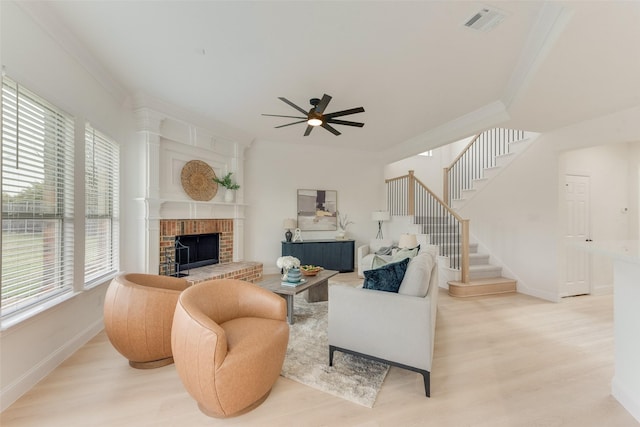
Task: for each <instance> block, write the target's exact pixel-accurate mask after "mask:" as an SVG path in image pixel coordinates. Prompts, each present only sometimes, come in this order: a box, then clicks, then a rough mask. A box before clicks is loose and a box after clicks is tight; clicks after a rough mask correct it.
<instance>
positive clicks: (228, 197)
mask: <svg viewBox="0 0 640 427" xmlns="http://www.w3.org/2000/svg"><path fill="white" fill-rule="evenodd" d="M232 174H233V172H229V173H228V174H226V175H225V176H224V177H222V179H221V178H218V177H217V176H216V177H214V178H213V182H215V183H217V184H219V185H222V186H223V187H224V188H226V189H227V191H226V192H225V193H224V201H225V202H228V203H231V202H233V197H234V193H233V192H234V191H235V190H237V189H239V188H240V185H238V184H237V183H235V182H233V181H231V175H232Z"/></svg>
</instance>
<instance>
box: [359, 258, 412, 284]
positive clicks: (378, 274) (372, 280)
mask: <svg viewBox="0 0 640 427" xmlns="http://www.w3.org/2000/svg"><path fill="white" fill-rule="evenodd" d="M408 264H409V258H405V259H403V260H402V261H399V262H393V263H391V264H387V265H384V266H382V267H380V268H376V269H375V270H367V271H365V272H364V286H363V287H364V288H365V289H374V290H378V291H386V292H398V289H399V288H400V284H401V283H402V279H403V278H404V275H405V272H406V270H407V265H408Z"/></svg>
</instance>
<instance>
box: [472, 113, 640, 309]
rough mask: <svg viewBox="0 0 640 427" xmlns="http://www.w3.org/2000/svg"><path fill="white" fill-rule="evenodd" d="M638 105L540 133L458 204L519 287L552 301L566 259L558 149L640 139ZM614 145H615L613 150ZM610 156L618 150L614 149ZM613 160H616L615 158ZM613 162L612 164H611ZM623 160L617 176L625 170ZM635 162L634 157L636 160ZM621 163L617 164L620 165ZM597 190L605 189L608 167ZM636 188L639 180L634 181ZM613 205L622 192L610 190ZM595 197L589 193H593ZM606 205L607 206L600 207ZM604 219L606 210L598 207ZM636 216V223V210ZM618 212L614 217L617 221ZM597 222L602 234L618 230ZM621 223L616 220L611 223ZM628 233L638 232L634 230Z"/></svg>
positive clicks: (602, 190)
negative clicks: (562, 256)
mask: <svg viewBox="0 0 640 427" xmlns="http://www.w3.org/2000/svg"><path fill="white" fill-rule="evenodd" d="M637 117H640V107H636V108H633V109H629V110H625V111H621V112H618V113H615V114H611V115H608V116H604V117H600V118H597V119H593V120H589V121H586V122H582V123H579V124H576V125H572V126H568V127H566V128H562V129H559V130H557V131H554V132H549V133H547V134H544V135H541V136H540V137H539V138H538V140H537V141H536V142H535V143H534V145H533V146H532V147H531V148H529V149H528V150H526V151H525V152H524V153H523V154H522V155H521V156H519V158H518V159H517V160H516V161H515V162H514V163H512V164H511V165H510V166H509V167H508V168H507V169H506V170H505V171H504V172H503V173H502V174H500V175H498V176H497V177H496V178H494V180H492V182H491V183H490V185H487V186H486V187H484V189H483V190H482V191H481V192H480V193H479V194H478V195H476V197H475V198H474V199H472V200H471V201H470V202H469V203H468V204H467V205H466V206H464V207H463V208H462V209H461V210H460V214H461V215H462V216H463V217H466V218H471V233H472V235H474V237H476V238H477V239H478V240H479V242H480V243H482V244H483V245H484V246H486V247H487V248H488V249H489V250H490V252H491V254H492V257H495V258H496V259H497V261H498V263H501V264H503V265H505V266H507V267H508V269H509V270H510V271H511V272H513V273H514V275H515V276H516V277H515V278H516V279H517V280H518V290H519V291H520V292H523V293H527V294H530V295H533V296H538V297H540V298H544V299H548V300H551V301H556V300H558V298H559V286H560V281H561V278H562V276H563V274H561V272H563V271H564V268H565V266H564V264H562V263H563V260H562V258H561V257H560V256H559V254H560V252H561V251H562V250H563V238H562V227H561V223H560V221H562V217H561V215H560V212H561V211H560V207H559V203H560V202H559V201H560V200H561V198H560V193H561V190H562V189H561V187H560V182H561V177H562V178H563V177H564V175H563V174H564V168H563V169H562V170H561V168H560V155H561V153H562V152H564V151H566V150H571V149H578V148H585V147H593V146H598V145H603V144H614V143H624V142H635V141H640V121H638V120H637ZM614 151H615V150H614ZM612 156H613V157H614V158H616V157H617V158H618V159H620V157H619V153H618V154H613V155H612ZM613 163H615V160H613ZM611 167H614V166H613V164H611ZM627 167H628V166H627V163H626V162H623V164H622V169H623V172H622V173H621V174H619V176H620V179H623V178H622V177H623V175H625V174H626V173H627ZM636 167H637V163H636ZM618 168H620V165H618ZM596 172H597V174H601V175H603V184H602V185H603V186H604V187H598V186H597V187H596V188H600V189H599V190H598V192H599V194H602V193H604V192H606V191H607V190H606V187H607V185H609V184H607V182H609V181H604V180H605V179H606V180H608V179H609V178H608V177H606V175H607V174H606V172H601V171H596V169H594V173H596ZM635 188H636V189H637V184H636V186H635ZM613 197H614V200H615V203H616V208H615V209H619V207H620V206H619V205H620V204H621V203H622V201H621V200H620V197H621V196H613ZM592 201H593V197H592ZM602 209H604V210H605V211H606V209H608V208H602ZM598 215H599V216H600V217H603V219H602V220H599V222H604V221H605V219H604V218H607V220H608V219H610V218H611V217H610V215H608V214H606V212H605V213H604V214H603V213H599V214H598ZM632 215H636V219H635V222H636V223H637V213H635V214H632ZM617 221H618V218H617V217H615V215H614V218H613V223H616V222H617ZM606 227H608V226H604V225H602V226H600V228H598V230H599V232H602V233H606V234H607V235H606V236H605V235H602V236H601V237H600V238H602V239H605V238H607V236H612V235H613V234H615V235H617V234H619V228H617V229H616V231H615V232H613V231H611V230H608V229H607V228H606ZM616 227H619V225H615V226H614V228H616ZM631 237H632V238H637V233H636V235H635V236H631Z"/></svg>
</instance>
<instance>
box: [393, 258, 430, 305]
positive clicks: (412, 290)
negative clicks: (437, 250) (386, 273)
mask: <svg viewBox="0 0 640 427" xmlns="http://www.w3.org/2000/svg"><path fill="white" fill-rule="evenodd" d="M434 265H435V258H434V257H433V255H432V254H431V253H430V252H421V253H419V254H418V255H416V256H414V257H413V258H412V259H411V261H410V262H409V265H408V266H407V271H406V273H405V274H404V278H403V279H402V283H401V284H400V289H398V293H399V294H403V295H411V296H414V297H421V298H424V297H425V296H426V295H427V292H429V282H430V280H431V270H432V269H433V266H434Z"/></svg>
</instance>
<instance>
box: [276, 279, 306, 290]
mask: <svg viewBox="0 0 640 427" xmlns="http://www.w3.org/2000/svg"><path fill="white" fill-rule="evenodd" d="M305 283H307V281H306V279H300V281H299V282H281V285H282V286H290V287H292V288H295V287H296V286H300V285H303V284H305Z"/></svg>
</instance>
